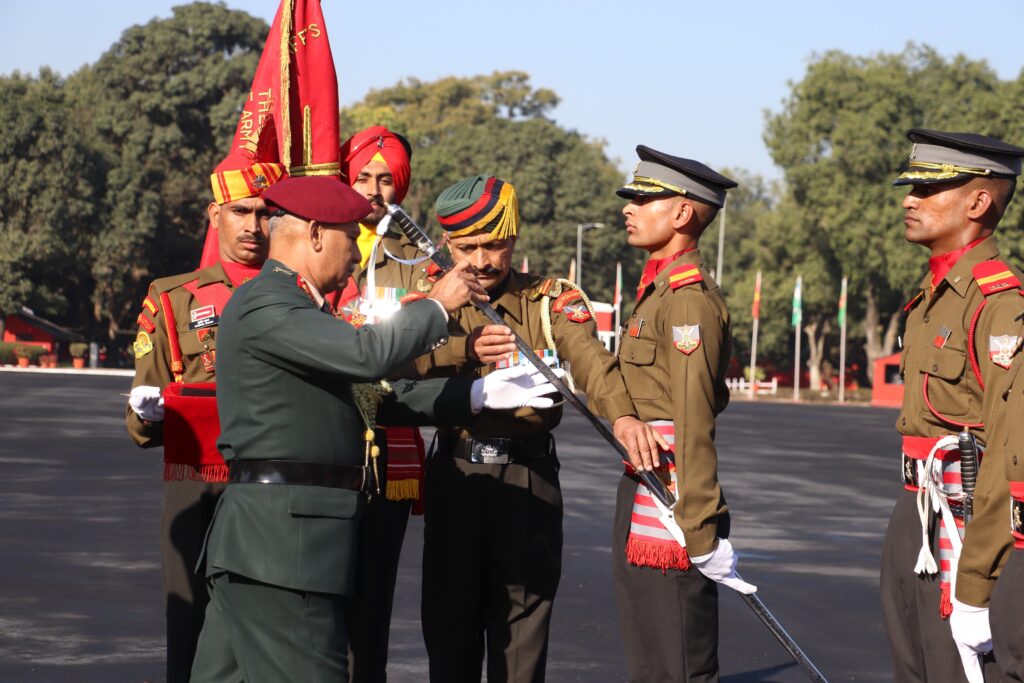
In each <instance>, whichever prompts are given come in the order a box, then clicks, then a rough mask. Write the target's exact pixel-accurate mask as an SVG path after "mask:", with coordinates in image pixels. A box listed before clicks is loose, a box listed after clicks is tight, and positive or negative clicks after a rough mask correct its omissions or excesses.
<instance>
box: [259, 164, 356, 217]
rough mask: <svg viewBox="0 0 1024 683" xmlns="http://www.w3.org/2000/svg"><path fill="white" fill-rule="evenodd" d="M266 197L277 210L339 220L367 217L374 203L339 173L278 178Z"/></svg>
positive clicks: (299, 215)
mask: <svg viewBox="0 0 1024 683" xmlns="http://www.w3.org/2000/svg"><path fill="white" fill-rule="evenodd" d="M262 197H263V201H264V202H265V203H266V205H267V209H268V210H269V211H271V212H273V211H275V210H280V211H283V212H284V213H289V214H291V215H293V216H298V217H299V218H303V219H305V220H307V221H320V222H321V223H328V224H338V223H354V222H357V221H360V220H362V219H363V218H365V217H366V216H367V215H368V214H369V213H370V212H371V211H373V206H372V205H371V204H370V202H369V201H367V199H366V197H364V196H362V195H361V194H359V193H358V192H356V191H355V190H353V189H352V188H351V187H349V186H348V185H346V184H345V183H343V182H342V181H341V179H340V178H338V176H300V177H289V178H284V179H282V180H279V181H277V182H276V183H274V184H273V185H271V186H270V187H268V188H267V189H266V190H264V192H263V195H262Z"/></svg>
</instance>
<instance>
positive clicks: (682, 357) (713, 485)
mask: <svg viewBox="0 0 1024 683" xmlns="http://www.w3.org/2000/svg"><path fill="white" fill-rule="evenodd" d="M701 262H702V261H701V256H700V252H699V251H691V252H687V253H685V254H683V255H681V256H680V257H679V258H677V259H676V260H675V261H673V262H672V263H671V264H669V265H668V267H666V268H665V270H663V271H662V272H661V273H660V274H658V276H657V277H656V278H655V279H654V281H653V282H652V283H651V284H649V285H648V286H647V288H646V289H645V290H644V292H643V294H642V296H641V298H640V300H639V302H638V303H637V305H636V306H635V308H634V309H633V314H632V315H631V316H630V318H629V320H628V322H627V324H626V326H625V329H624V330H623V334H622V341H621V342H620V346H619V363H620V366H621V367H622V376H623V378H624V379H625V380H626V389H627V391H629V395H630V396H631V397H632V398H633V405H634V406H635V408H636V414H637V415H638V416H639V418H640V419H641V420H643V421H644V422H651V421H654V420H672V422H673V423H674V425H675V465H676V474H677V476H678V479H679V490H678V495H679V498H680V501H681V502H680V503H679V506H678V507H677V508H676V521H677V522H678V523H679V526H680V528H681V529H682V530H683V533H684V534H685V536H686V545H687V549H688V551H689V554H690V555H691V556H699V555H705V554H707V553H710V552H711V551H712V550H714V548H715V546H716V544H717V541H716V538H717V537H718V535H719V530H718V527H719V526H720V525H721V526H722V527H723V529H722V532H723V534H724V535H727V534H728V532H727V531H726V529H727V528H728V507H727V506H726V504H725V497H724V495H723V494H722V490H721V488H720V486H719V484H718V455H717V453H716V451H715V416H716V415H718V413H720V412H722V410H724V409H725V407H726V406H727V405H728V403H729V390H728V388H727V387H726V385H725V372H726V368H727V367H728V365H729V356H730V353H731V348H732V332H731V328H730V323H729V311H728V310H727V309H726V306H725V299H724V298H723V297H722V291H721V289H719V287H718V285H717V284H716V283H715V282H714V280H712V279H711V275H710V274H709V273H708V272H707V271H706V270H704V268H703V267H702V265H701ZM694 270H696V271H697V272H698V273H699V276H700V278H699V279H696V278H691V279H692V280H693V281H692V283H690V284H684V285H681V286H677V287H676V288H675V289H673V285H672V284H670V281H669V279H670V277H671V276H672V274H673V273H679V272H690V271H694Z"/></svg>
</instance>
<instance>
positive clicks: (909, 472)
mask: <svg viewBox="0 0 1024 683" xmlns="http://www.w3.org/2000/svg"><path fill="white" fill-rule="evenodd" d="M903 483H904V484H905V485H907V486H914V487H916V488H920V486H921V484H920V482H919V481H918V479H917V460H914V459H913V458H911V457H910V456H908V455H907V454H906V453H904V454H903Z"/></svg>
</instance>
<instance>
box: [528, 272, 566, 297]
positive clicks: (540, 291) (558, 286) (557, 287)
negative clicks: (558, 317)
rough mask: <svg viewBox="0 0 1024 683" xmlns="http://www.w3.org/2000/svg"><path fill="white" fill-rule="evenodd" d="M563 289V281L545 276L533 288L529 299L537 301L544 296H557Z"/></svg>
mask: <svg viewBox="0 0 1024 683" xmlns="http://www.w3.org/2000/svg"><path fill="white" fill-rule="evenodd" d="M563 290H564V285H563V284H562V283H561V282H559V281H558V280H557V279H556V278H553V277H548V278H544V279H543V280H541V281H540V282H539V283H537V285H536V286H535V287H534V288H533V289H532V290H531V292H530V295H529V299H530V300H531V301H536V300H537V299H539V298H541V297H542V296H548V297H552V298H557V297H558V296H559V295H561V293H562V291H563Z"/></svg>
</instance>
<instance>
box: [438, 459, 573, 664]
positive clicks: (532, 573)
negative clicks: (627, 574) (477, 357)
mask: <svg viewBox="0 0 1024 683" xmlns="http://www.w3.org/2000/svg"><path fill="white" fill-rule="evenodd" d="M426 487H427V488H426V513H425V523H426V528H425V536H424V545H423V598H422V621H423V636H424V640H425V643H426V646H427V655H428V656H429V658H430V680H431V681H434V682H436V683H466V682H473V683H476V682H478V681H480V680H481V675H482V665H483V659H484V653H485V652H486V655H487V680H488V681H489V683H502V682H503V681H517V682H521V683H534V682H538V681H543V680H544V676H545V666H546V660H547V650H548V628H549V625H550V622H551V608H552V604H553V602H554V599H555V593H556V591H557V589H558V581H559V578H560V577H561V572H562V492H561V489H560V488H559V483H558V460H557V457H556V456H555V454H554V453H551V454H550V455H548V456H545V457H540V458H537V459H534V460H530V461H527V462H526V464H510V465H477V464H470V463H468V462H466V461H464V460H460V459H455V458H453V457H452V456H451V455H450V454H449V453H447V452H443V451H442V452H438V453H435V454H434V456H433V457H432V458H431V459H429V460H428V462H427V472H426Z"/></svg>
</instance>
